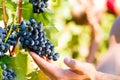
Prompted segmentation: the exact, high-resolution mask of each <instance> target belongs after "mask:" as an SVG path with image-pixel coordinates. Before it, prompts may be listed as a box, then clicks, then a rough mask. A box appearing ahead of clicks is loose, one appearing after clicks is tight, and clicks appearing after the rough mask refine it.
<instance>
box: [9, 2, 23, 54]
mask: <svg viewBox="0 0 120 80" xmlns="http://www.w3.org/2000/svg"><path fill="white" fill-rule="evenodd" d="M21 21H22V0H19V2H18V23H20V22H21ZM16 41H17V43H16V44H15V45H14V47H13V49H12V51H11V52H10V56H13V55H14V53H15V52H16V48H17V44H18V39H17V40H16Z"/></svg>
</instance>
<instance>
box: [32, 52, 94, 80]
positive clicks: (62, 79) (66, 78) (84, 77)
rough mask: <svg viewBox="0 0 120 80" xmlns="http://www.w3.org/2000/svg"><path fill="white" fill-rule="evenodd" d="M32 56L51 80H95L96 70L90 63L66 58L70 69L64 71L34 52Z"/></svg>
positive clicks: (65, 61)
mask: <svg viewBox="0 0 120 80" xmlns="http://www.w3.org/2000/svg"><path fill="white" fill-rule="evenodd" d="M30 55H31V56H32V58H33V59H34V61H35V62H36V63H37V65H38V66H39V67H40V69H41V70H42V71H43V72H44V73H45V74H46V75H47V76H48V77H49V78H50V79H51V80H95V74H96V70H95V69H94V67H93V66H92V65H91V64H89V63H80V62H79V61H76V60H74V59H69V58H65V59H64V63H65V64H66V65H67V66H68V67H69V68H70V69H62V68H60V67H58V66H56V65H54V64H53V63H52V61H46V60H44V59H43V58H41V57H40V56H38V55H37V54H35V53H34V52H30Z"/></svg>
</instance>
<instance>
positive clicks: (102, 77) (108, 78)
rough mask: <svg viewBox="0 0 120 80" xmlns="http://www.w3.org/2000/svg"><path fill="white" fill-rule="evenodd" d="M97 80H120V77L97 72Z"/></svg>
mask: <svg viewBox="0 0 120 80" xmlns="http://www.w3.org/2000/svg"><path fill="white" fill-rule="evenodd" d="M95 80H120V76H117V75H112V74H107V73H102V72H97V73H96V79H95Z"/></svg>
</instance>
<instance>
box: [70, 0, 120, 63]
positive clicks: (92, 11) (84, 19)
mask: <svg viewBox="0 0 120 80" xmlns="http://www.w3.org/2000/svg"><path fill="white" fill-rule="evenodd" d="M71 1H72V2H71V3H72V8H71V14H72V19H71V20H72V21H74V22H75V23H76V24H78V25H89V26H90V28H91V40H90V46H89V51H88V52H89V53H88V56H87V57H86V61H87V62H91V63H93V62H94V61H95V53H96V52H97V50H98V46H99V44H100V42H101V41H102V36H101V27H100V22H101V20H102V16H103V14H104V13H105V12H109V13H112V14H113V15H116V16H118V15H120V5H119V4H120V0H76V1H73V0H71Z"/></svg>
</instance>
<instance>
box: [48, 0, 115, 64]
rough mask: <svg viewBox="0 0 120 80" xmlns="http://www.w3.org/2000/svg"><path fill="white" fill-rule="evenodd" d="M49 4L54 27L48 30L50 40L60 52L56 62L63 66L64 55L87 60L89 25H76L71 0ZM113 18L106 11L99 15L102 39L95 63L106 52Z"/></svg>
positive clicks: (59, 0) (89, 35) (53, 0)
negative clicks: (52, 14) (52, 13)
mask: <svg viewBox="0 0 120 80" xmlns="http://www.w3.org/2000/svg"><path fill="white" fill-rule="evenodd" d="M76 1H77V0H76ZM98 3H99V2H98ZM50 4H51V5H50V8H51V9H52V10H53V12H54V20H53V23H54V26H55V28H56V29H54V30H49V31H51V34H50V35H51V36H52V38H51V40H52V41H53V43H54V45H55V46H56V48H55V49H56V51H57V52H59V53H60V59H59V60H58V61H57V62H56V63H57V64H58V65H60V66H63V59H64V58H65V57H71V58H74V59H77V60H79V61H87V60H86V57H87V56H88V54H89V46H90V40H91V27H90V25H87V24H84V25H78V24H76V23H75V21H74V20H71V18H72V14H71V9H72V6H73V5H72V0H52V2H51V3H50ZM74 6H76V5H74ZM115 19H116V16H115V14H112V13H108V12H105V13H103V16H102V17H101V20H100V24H99V25H100V29H101V34H100V35H101V36H102V39H101V42H100V43H99V45H98V50H97V51H96V52H95V61H94V62H92V63H93V64H95V65H96V64H98V63H99V61H100V60H101V59H102V57H103V56H104V55H105V54H106V52H107V49H108V46H109V34H110V29H111V27H112V24H113V23H114V21H115ZM83 20H84V18H83ZM98 36H99V35H98Z"/></svg>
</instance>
